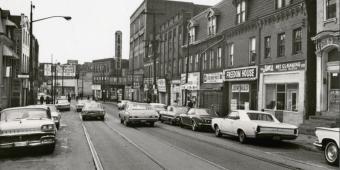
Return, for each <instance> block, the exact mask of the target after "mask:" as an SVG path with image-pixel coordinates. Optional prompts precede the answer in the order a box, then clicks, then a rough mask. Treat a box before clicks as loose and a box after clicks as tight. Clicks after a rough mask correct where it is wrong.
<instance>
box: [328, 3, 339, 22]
mask: <svg viewBox="0 0 340 170" xmlns="http://www.w3.org/2000/svg"><path fill="white" fill-rule="evenodd" d="M336 1H337V0H326V19H331V18H335V17H336Z"/></svg>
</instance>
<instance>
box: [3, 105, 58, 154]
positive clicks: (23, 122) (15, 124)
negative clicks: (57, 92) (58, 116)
mask: <svg viewBox="0 0 340 170" xmlns="http://www.w3.org/2000/svg"><path fill="white" fill-rule="evenodd" d="M55 136H56V127H55V124H54V122H53V120H52V116H51V111H50V109H49V108H48V107H47V106H43V105H36V106H27V107H13V108H9V109H4V110H2V111H1V112H0V139H1V140H0V150H1V149H5V148H24V147H42V148H43V150H45V151H47V152H49V153H52V152H53V151H54V148H55V144H56V139H55Z"/></svg>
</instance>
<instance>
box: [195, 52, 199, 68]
mask: <svg viewBox="0 0 340 170" xmlns="http://www.w3.org/2000/svg"><path fill="white" fill-rule="evenodd" d="M195 70H196V71H198V70H199V68H198V54H196V56H195Z"/></svg>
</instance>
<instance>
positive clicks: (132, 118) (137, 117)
mask: <svg viewBox="0 0 340 170" xmlns="http://www.w3.org/2000/svg"><path fill="white" fill-rule="evenodd" d="M119 118H120V123H124V125H125V126H129V125H130V124H134V123H145V124H149V125H150V126H154V124H155V122H156V121H157V120H158V113H157V112H156V111H155V110H153V109H152V108H151V106H150V105H149V104H146V103H128V104H126V106H125V107H124V110H122V111H120V112H119Z"/></svg>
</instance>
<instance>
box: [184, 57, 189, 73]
mask: <svg viewBox="0 0 340 170" xmlns="http://www.w3.org/2000/svg"><path fill="white" fill-rule="evenodd" d="M187 58H188V57H184V62H183V63H184V65H183V72H185V73H186V72H187V66H188V63H187Z"/></svg>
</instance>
